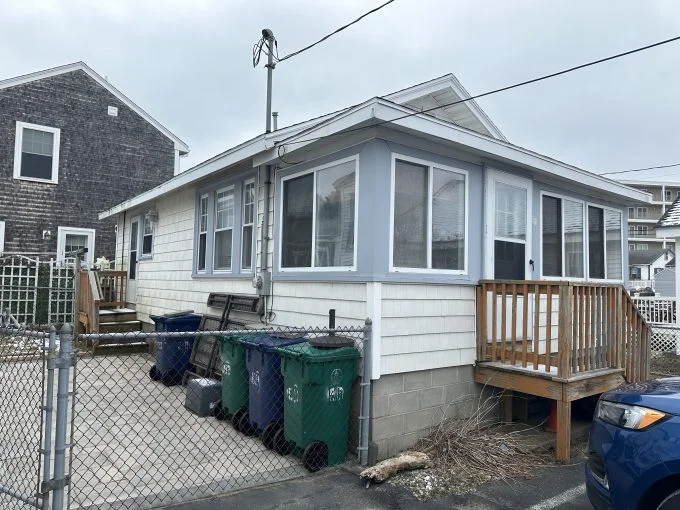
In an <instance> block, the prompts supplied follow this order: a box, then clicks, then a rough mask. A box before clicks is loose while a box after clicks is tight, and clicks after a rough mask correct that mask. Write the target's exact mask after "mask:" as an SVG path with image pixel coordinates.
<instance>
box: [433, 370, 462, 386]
mask: <svg viewBox="0 0 680 510" xmlns="http://www.w3.org/2000/svg"><path fill="white" fill-rule="evenodd" d="M458 368H459V367H446V368H436V369H434V370H433V371H432V386H446V385H447V384H455V383H457V382H458Z"/></svg>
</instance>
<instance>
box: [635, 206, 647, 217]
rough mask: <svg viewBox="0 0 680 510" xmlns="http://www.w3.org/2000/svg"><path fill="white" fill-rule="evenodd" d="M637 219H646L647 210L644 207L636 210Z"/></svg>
mask: <svg viewBox="0 0 680 510" xmlns="http://www.w3.org/2000/svg"><path fill="white" fill-rule="evenodd" d="M637 217H638V218H646V217H647V208H646V207H638V208H637Z"/></svg>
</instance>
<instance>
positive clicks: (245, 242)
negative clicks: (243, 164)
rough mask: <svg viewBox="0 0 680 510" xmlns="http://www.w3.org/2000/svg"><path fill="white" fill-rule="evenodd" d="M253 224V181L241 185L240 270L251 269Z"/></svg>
mask: <svg viewBox="0 0 680 510" xmlns="http://www.w3.org/2000/svg"><path fill="white" fill-rule="evenodd" d="M254 224H255V181H254V180H252V179H251V180H249V181H246V182H245V183H244V184H243V222H242V225H243V226H242V227H241V228H242V233H241V269H252V267H253V228H254Z"/></svg>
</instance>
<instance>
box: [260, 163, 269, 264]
mask: <svg viewBox="0 0 680 510" xmlns="http://www.w3.org/2000/svg"><path fill="white" fill-rule="evenodd" d="M265 168H266V171H265V180H264V189H263V192H264V207H263V211H262V213H263V214H262V239H261V245H262V253H261V254H260V271H261V272H265V271H267V269H268V266H269V264H268V263H267V258H268V256H269V194H270V193H271V187H272V166H271V165H267V166H266V167H265Z"/></svg>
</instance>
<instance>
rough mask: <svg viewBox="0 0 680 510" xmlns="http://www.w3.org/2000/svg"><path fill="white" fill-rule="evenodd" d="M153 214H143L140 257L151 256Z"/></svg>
mask: <svg viewBox="0 0 680 510" xmlns="http://www.w3.org/2000/svg"><path fill="white" fill-rule="evenodd" d="M153 223H154V215H153V213H151V212H149V213H147V214H145V215H144V226H143V228H142V257H151V255H152V254H153V231H154V225H153Z"/></svg>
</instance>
